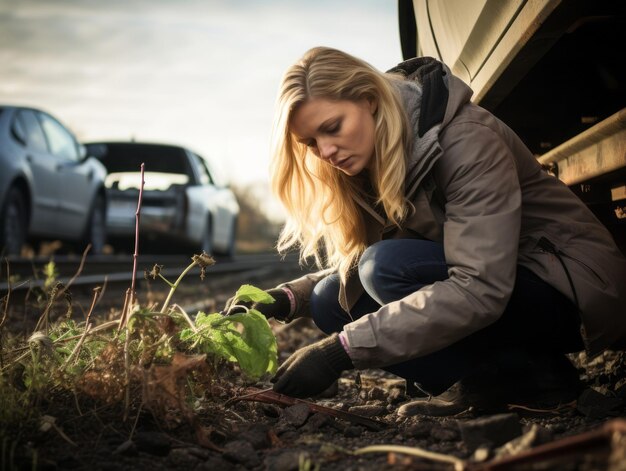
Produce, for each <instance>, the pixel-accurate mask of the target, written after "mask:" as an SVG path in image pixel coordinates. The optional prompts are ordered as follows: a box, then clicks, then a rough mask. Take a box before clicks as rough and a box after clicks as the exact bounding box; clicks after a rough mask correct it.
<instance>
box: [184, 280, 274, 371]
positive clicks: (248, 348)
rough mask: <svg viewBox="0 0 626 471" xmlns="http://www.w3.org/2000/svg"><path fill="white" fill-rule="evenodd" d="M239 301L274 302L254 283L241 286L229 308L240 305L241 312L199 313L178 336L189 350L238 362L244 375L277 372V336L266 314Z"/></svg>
mask: <svg viewBox="0 0 626 471" xmlns="http://www.w3.org/2000/svg"><path fill="white" fill-rule="evenodd" d="M240 302H258V303H273V302H274V298H272V297H271V296H270V295H269V294H267V293H266V292H265V291H263V290H260V289H258V288H255V287H254V286H251V285H243V286H242V287H241V288H239V290H238V291H237V293H235V299H234V300H233V303H232V306H233V307H231V309H230V311H232V310H233V308H234V307H242V308H244V309H245V311H244V312H241V313H237V314H232V315H229V314H228V313H226V315H223V314H220V313H213V314H205V313H204V312H199V313H198V315H197V316H196V321H195V323H190V327H189V328H187V329H184V330H183V331H181V333H180V338H181V340H183V341H185V342H187V343H188V344H189V345H190V348H191V349H192V350H197V351H199V352H202V353H206V354H208V355H214V356H215V357H218V358H224V359H226V360H228V361H232V362H237V363H238V364H239V366H240V367H241V370H242V371H243V372H244V373H245V374H247V375H248V376H250V377H251V378H254V379H257V378H260V377H261V376H263V375H264V374H265V373H274V372H276V367H277V346H276V339H275V338H274V334H273V333H272V329H271V327H270V325H269V323H268V322H267V319H266V318H265V316H264V315H263V314H261V313H260V312H259V311H257V310H256V309H249V308H247V307H246V306H243V305H239V304H238V303H240Z"/></svg>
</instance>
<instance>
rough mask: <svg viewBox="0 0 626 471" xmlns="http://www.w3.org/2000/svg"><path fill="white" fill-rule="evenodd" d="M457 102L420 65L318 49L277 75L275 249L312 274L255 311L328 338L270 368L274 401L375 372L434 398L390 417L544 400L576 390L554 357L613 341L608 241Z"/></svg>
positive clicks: (440, 71) (495, 130) (616, 271)
mask: <svg viewBox="0 0 626 471" xmlns="http://www.w3.org/2000/svg"><path fill="white" fill-rule="evenodd" d="M471 95H472V91H471V90H470V88H469V87H468V86H467V85H466V84H464V83H463V82H462V81H461V80H459V79H458V78H456V77H454V76H453V75H452V74H451V73H450V71H449V69H448V68H447V67H446V66H445V65H444V64H441V63H440V62H437V61H436V60H434V59H430V58H416V59H412V60H409V61H407V62H404V63H401V64H400V65H398V66H397V67H395V68H394V69H392V71H390V72H389V73H381V72H379V71H377V70H376V69H374V68H373V67H371V66H370V65H368V64H367V63H366V62H364V61H362V60H359V59H357V58H355V57H352V56H350V55H348V54H346V53H343V52H341V51H338V50H334V49H330V48H325V47H319V48H314V49H312V50H310V51H308V52H306V54H304V56H303V57H302V58H301V59H300V60H299V61H297V62H296V63H295V64H294V65H292V66H291V67H289V69H288V70H287V71H286V73H285V75H284V77H283V79H282V83H281V87H280V92H279V97H278V102H277V111H276V117H275V123H274V137H273V162H272V184H273V189H274V191H275V193H276V195H277V196H278V197H279V198H280V200H281V201H282V203H283V204H284V207H285V208H286V210H287V213H288V220H287V223H286V225H285V227H284V230H283V232H282V234H281V236H280V239H279V242H278V248H279V250H286V249H288V248H292V247H298V248H299V249H300V253H301V256H302V258H303V259H305V258H308V257H315V259H316V260H317V262H318V264H319V266H320V268H321V269H324V270H323V271H320V272H319V273H316V274H313V275H308V276H305V277H303V278H300V279H298V280H294V281H291V282H288V283H284V284H282V285H280V286H279V287H277V288H275V289H272V290H270V292H271V293H272V294H273V295H274V297H275V298H276V300H277V301H276V303H274V304H273V305H269V306H268V307H261V309H265V315H266V316H268V317H275V318H277V319H281V320H284V321H290V320H292V319H294V318H296V317H299V316H311V317H312V318H313V320H314V322H315V323H316V325H317V326H318V327H319V328H320V329H321V330H322V331H324V332H325V333H326V334H328V337H327V338H325V339H323V340H321V341H319V342H317V343H314V344H312V345H310V346H308V347H305V348H303V349H301V350H298V351H296V352H295V353H294V354H293V355H292V356H291V357H290V358H289V359H288V360H287V361H286V362H285V363H284V364H283V365H282V366H281V367H280V369H279V370H278V373H277V374H276V377H275V378H274V380H273V381H274V389H275V390H276V391H278V392H280V393H284V394H288V395H291V396H297V397H307V396H314V395H316V394H318V393H320V392H322V391H323V390H325V389H326V388H327V387H328V386H330V385H331V384H332V383H334V382H335V381H336V380H337V379H338V377H339V376H340V375H341V373H342V372H343V371H344V370H348V369H352V368H357V369H364V368H374V367H382V368H385V369H386V370H388V371H390V372H393V373H395V374H397V375H399V376H401V377H403V378H405V379H406V380H407V384H408V385H409V386H412V385H416V386H418V389H421V390H423V391H426V392H427V393H428V394H430V395H434V396H436V397H435V398H434V399H432V400H424V399H417V400H416V401H414V402H410V403H408V404H405V405H404V406H402V407H401V408H400V410H399V413H400V414H403V415H411V414H417V413H420V414H432V415H445V414H452V413H457V412H459V411H461V410H463V409H465V408H467V407H469V406H474V407H478V408H479V407H488V408H492V407H497V406H498V405H500V404H506V403H507V402H511V401H515V402H516V403H520V402H521V403H524V402H526V403H535V404H536V403H537V402H543V403H544V404H545V405H547V404H548V403H549V404H551V405H553V404H555V403H558V402H561V401H570V400H572V399H575V398H576V397H577V394H578V393H579V392H580V387H581V383H580V381H579V378H578V374H577V370H576V369H575V368H574V367H573V366H572V365H571V363H570V362H569V360H568V359H567V358H566V357H565V355H564V353H567V352H576V351H580V350H583V349H586V350H587V351H588V353H589V354H591V355H595V354H597V353H599V352H601V351H602V350H603V349H606V348H611V347H612V348H616V347H618V346H619V345H622V344H623V342H624V339H625V337H626V315H625V312H624V310H625V308H624V306H626V283H624V280H625V279H626V260H625V259H624V257H623V255H622V254H621V253H620V252H619V250H618V248H617V247H616V245H615V243H614V241H613V239H612V237H611V235H610V233H609V232H608V231H607V230H606V229H605V228H604V227H603V226H602V225H601V224H600V222H599V221H598V220H597V219H596V218H595V217H594V216H593V214H592V213H591V212H590V211H589V210H588V209H587V207H586V206H585V205H584V204H583V203H582V202H581V201H580V200H579V199H577V197H576V196H575V195H574V194H573V193H572V192H571V191H570V190H569V189H568V188H567V187H566V186H565V185H564V184H563V183H561V182H560V181H559V180H557V179H556V178H554V177H552V176H550V175H549V174H547V173H545V172H544V171H543V170H542V168H541V167H540V165H539V164H538V163H537V161H536V159H535V158H534V157H533V155H532V154H531V153H530V151H529V150H528V149H527V148H526V147H525V145H524V144H523V143H522V142H521V141H520V139H519V138H518V137H517V136H516V135H515V134H514V133H513V131H512V130H511V129H509V128H508V127H507V126H506V125H505V124H504V123H502V122H501V121H499V120H498V119H497V118H496V117H494V116H493V115H492V114H490V113H489V112H488V111H486V110H484V109H482V108H480V107H479V106H477V105H474V104H472V103H471V102H470V97H471ZM453 385H454V386H455V387H452V388H451V386H453Z"/></svg>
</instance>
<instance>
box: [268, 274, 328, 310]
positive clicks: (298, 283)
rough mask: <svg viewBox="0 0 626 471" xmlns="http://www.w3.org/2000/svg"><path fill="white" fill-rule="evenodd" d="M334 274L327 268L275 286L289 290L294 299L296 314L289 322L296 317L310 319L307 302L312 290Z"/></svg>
mask: <svg viewBox="0 0 626 471" xmlns="http://www.w3.org/2000/svg"><path fill="white" fill-rule="evenodd" d="M334 272H335V270H334V269H331V268H328V269H325V270H320V271H317V272H315V273H309V274H306V275H304V276H301V277H300V278H296V279H295V280H291V281H288V282H285V283H281V284H280V285H278V286H277V288H289V289H290V290H291V292H292V293H293V295H294V297H295V299H296V312H295V313H294V315H293V316H292V317H291V318H290V320H293V319H296V318H298V317H311V312H310V309H309V304H310V303H309V300H310V299H311V293H312V292H313V288H315V285H316V284H317V283H318V282H319V281H320V280H322V278H325V277H326V276H328V275H330V274H331V273H334Z"/></svg>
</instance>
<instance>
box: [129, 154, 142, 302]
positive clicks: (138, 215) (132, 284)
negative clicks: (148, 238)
mask: <svg viewBox="0 0 626 471" xmlns="http://www.w3.org/2000/svg"><path fill="white" fill-rule="evenodd" d="M144 167H145V166H144V163H143V162H142V163H141V183H140V185H139V197H138V198H137V211H135V252H134V253H133V278H132V279H131V281H130V291H131V293H130V294H131V298H130V306H129V309H130V308H131V307H132V305H133V304H134V303H135V279H136V278H137V258H138V257H139V221H140V219H141V202H142V200H143V186H144V184H145V183H146V182H145V181H144Z"/></svg>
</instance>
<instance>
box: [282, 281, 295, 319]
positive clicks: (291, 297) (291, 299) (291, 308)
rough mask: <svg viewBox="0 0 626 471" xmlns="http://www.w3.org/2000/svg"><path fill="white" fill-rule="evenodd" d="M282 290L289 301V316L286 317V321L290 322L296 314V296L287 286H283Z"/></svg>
mask: <svg viewBox="0 0 626 471" xmlns="http://www.w3.org/2000/svg"><path fill="white" fill-rule="evenodd" d="M280 289H282V290H283V291H284V292H285V294H286V295H287V298H288V299H289V314H287V315H286V316H285V320H286V321H290V320H291V319H293V316H294V315H295V314H296V296H295V295H294V294H293V291H291V290H290V289H289V288H287V287H286V286H281V287H280Z"/></svg>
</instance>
